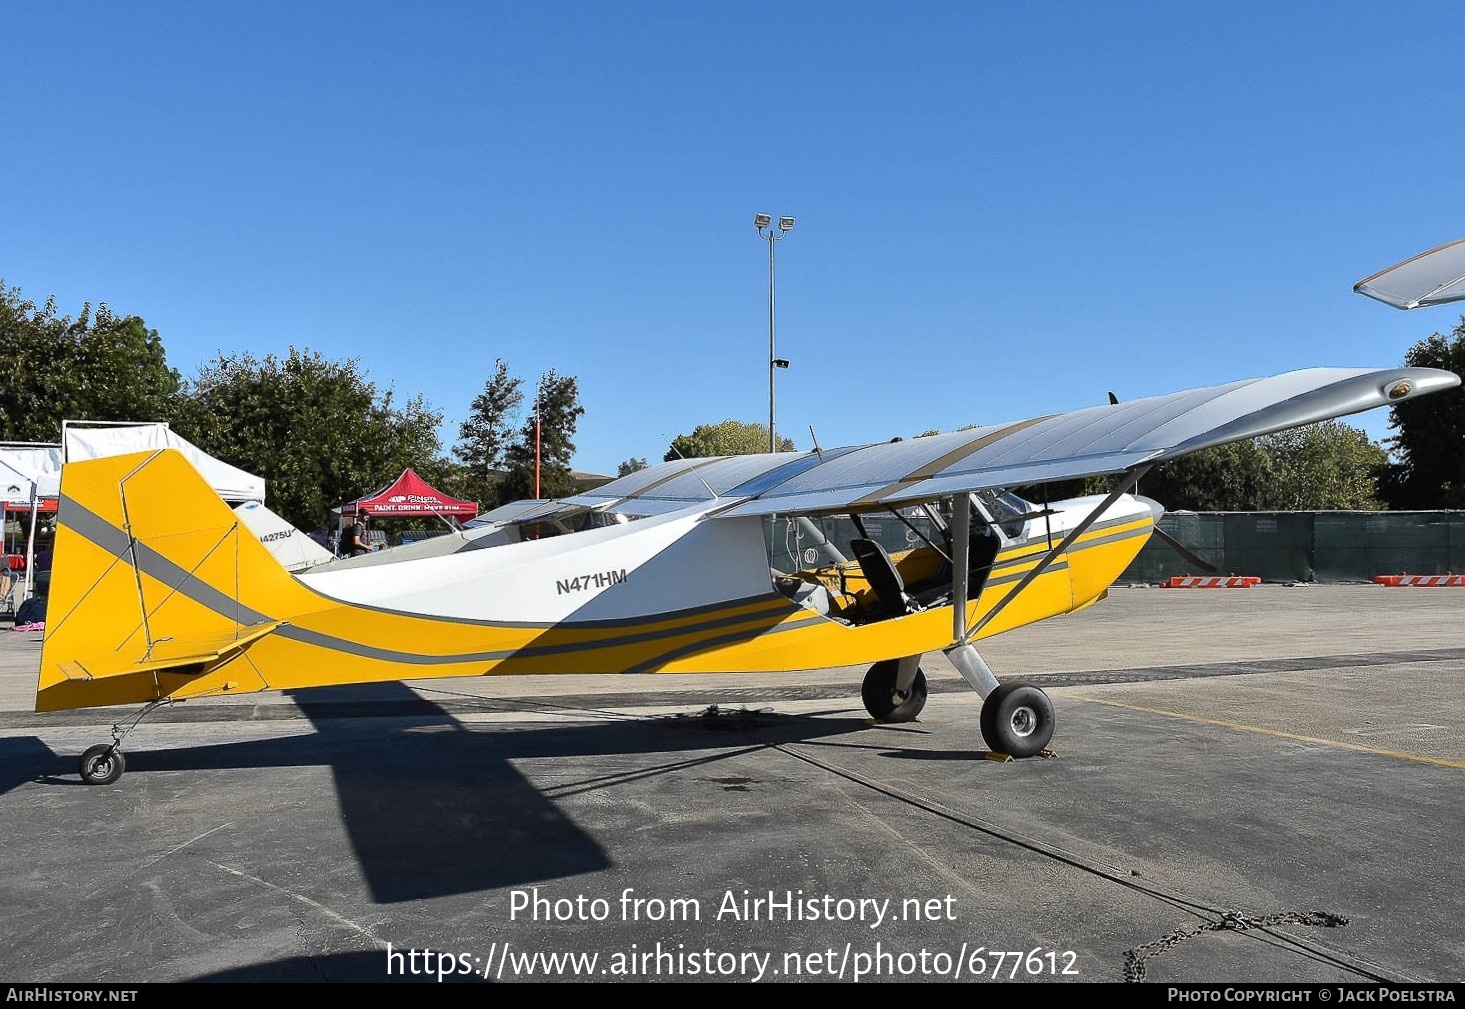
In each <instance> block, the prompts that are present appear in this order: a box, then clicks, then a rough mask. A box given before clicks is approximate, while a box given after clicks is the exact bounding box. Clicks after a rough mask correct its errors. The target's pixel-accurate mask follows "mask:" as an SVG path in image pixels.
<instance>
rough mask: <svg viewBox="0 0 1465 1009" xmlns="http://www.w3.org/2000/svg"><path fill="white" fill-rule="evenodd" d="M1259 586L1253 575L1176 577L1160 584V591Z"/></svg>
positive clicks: (1259, 580) (1258, 580)
mask: <svg viewBox="0 0 1465 1009" xmlns="http://www.w3.org/2000/svg"><path fill="white" fill-rule="evenodd" d="M1259 584H1261V579H1260V578H1257V577H1255V576H1254V575H1208V576H1200V575H1176V576H1175V577H1173V578H1171V579H1170V580H1169V581H1166V582H1161V583H1160V588H1162V589H1249V588H1251V587H1252V586H1253V585H1259Z"/></svg>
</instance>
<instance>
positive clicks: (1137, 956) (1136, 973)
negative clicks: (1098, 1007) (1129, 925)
mask: <svg viewBox="0 0 1465 1009" xmlns="http://www.w3.org/2000/svg"><path fill="white" fill-rule="evenodd" d="M1346 924H1348V919H1347V918H1345V917H1343V916H1342V915H1341V914H1332V913H1330V912H1328V911H1306V912H1304V911H1285V912H1283V913H1281V914H1267V915H1258V916H1252V915H1245V914H1242V913H1241V912H1240V911H1227V912H1225V913H1224V914H1222V915H1221V920H1220V921H1208V922H1206V923H1205V924H1204V925H1198V926H1196V927H1195V928H1190V929H1177V930H1176V931H1174V932H1171V933H1170V934H1169V935H1167V936H1164V937H1163V938H1160V939H1156V940H1155V941H1154V942H1148V943H1145V944H1144V945H1143V946H1136V947H1134V949H1132V950H1129V951H1128V952H1126V953H1125V954H1124V980H1125V981H1143V980H1144V979H1145V961H1146V960H1150V959H1152V958H1154V957H1157V956H1159V955H1160V954H1161V953H1163V952H1165V951H1166V950H1167V949H1173V948H1175V947H1176V946H1178V945H1180V944H1181V943H1182V942H1184V941H1185V940H1187V939H1193V938H1195V937H1196V936H1198V935H1202V934H1203V933H1206V932H1246V931H1250V930H1251V929H1254V928H1270V927H1271V926H1273V925H1318V926H1321V927H1324V928H1337V927H1338V926H1340V925H1346Z"/></svg>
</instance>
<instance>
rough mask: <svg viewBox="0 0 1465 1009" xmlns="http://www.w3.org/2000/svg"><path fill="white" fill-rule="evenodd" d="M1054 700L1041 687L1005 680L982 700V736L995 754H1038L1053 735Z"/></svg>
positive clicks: (1027, 755)
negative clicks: (1006, 681)
mask: <svg viewBox="0 0 1465 1009" xmlns="http://www.w3.org/2000/svg"><path fill="white" fill-rule="evenodd" d="M1054 722H1055V718H1054V715H1053V702H1052V701H1051V700H1049V699H1048V695H1047V694H1045V693H1043V691H1041V690H1039V689H1038V688H1037V687H1034V686H1030V685H1029V684H1026V683H1004V684H1001V685H1000V686H999V687H998V688H997V689H996V690H994V691H992V692H991V693H990V694H988V695H987V699H986V700H985V701H983V702H982V738H983V739H984V740H986V743H987V747H988V749H990V750H992V751H993V752H994V753H1006V754H1008V755H1009V756H1013V757H1034V756H1037V755H1038V754H1039V753H1042V752H1043V749H1044V748H1045V747H1046V746H1047V745H1048V741H1049V740H1050V739H1052V738H1053V726H1054Z"/></svg>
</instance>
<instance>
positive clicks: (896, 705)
mask: <svg viewBox="0 0 1465 1009" xmlns="http://www.w3.org/2000/svg"><path fill="white" fill-rule="evenodd" d="M899 669H900V660H898V659H886V660H884V661H883V662H877V663H875V664H874V665H873V666H871V667H870V671H869V672H867V673H866V674H865V682H864V683H863V684H862V685H861V686H860V697H861V699H863V700H864V702H865V710H866V711H868V712H869V713H870V714H871V715H872V716H874V718H875V719H876V720H877V721H880V722H914V721H915V720H916V716H917V715H919V714H920V713H921V709H922V708H924V707H925V706H926V674H925V673H924V672H923V671H921V670H919V669H918V670H916V679H915V682H913V683H912V684H911V689H910V691H909V692H908V693H907V694H906V696H905V698H904V700H902V699H901V698H899V697H897V696H896V694H895V674H896V672H897V671H898V670H899Z"/></svg>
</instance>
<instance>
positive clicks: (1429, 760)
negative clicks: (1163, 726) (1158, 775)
mask: <svg viewBox="0 0 1465 1009" xmlns="http://www.w3.org/2000/svg"><path fill="white" fill-rule="evenodd" d="M1069 696H1071V697H1075V698H1077V699H1078V700H1080V701H1091V702H1093V703H1094V704H1107V705H1108V706H1109V707H1111V708H1125V709H1127V710H1129V711H1142V712H1144V713H1145V714H1149V715H1165V716H1167V717H1169V718H1182V719H1184V720H1185V721H1187V722H1199V723H1200V724H1202V725H1219V726H1221V727H1222V728H1223V729H1240V730H1241V731H1243V732H1256V733H1259V734H1261V735H1263V736H1278V737H1280V738H1282V739H1295V740H1297V741H1298V742H1301V743H1317V744H1319V745H1321V746H1332V747H1336V748H1337V749H1340V750H1356V751H1358V752H1359V753H1373V754H1376V755H1378V756H1380V757H1397V758H1398V759H1399V760H1413V761H1416V762H1418V763H1421V764H1437V765H1439V766H1440V767H1456V768H1459V769H1461V770H1465V763H1461V762H1460V761H1458V760H1445V759H1444V758H1443V757H1424V756H1421V755H1419V754H1417V753H1401V752H1400V751H1398V750H1381V749H1379V748H1378V747H1376V746H1364V745H1363V744H1361V743H1344V742H1341V741H1339V740H1336V739H1319V738H1318V737H1317V736H1300V735H1298V734H1297V733H1295V732H1283V731H1281V730H1280V729H1264V728H1262V727H1261V726H1260V725H1243V724H1242V723H1240V722H1226V721H1222V720H1221V719H1219V718H1202V717H1201V716H1200V715H1187V714H1184V713H1182V712H1179V711H1166V710H1164V709H1163V708H1146V707H1142V706H1140V705H1138V704H1121V703H1120V702H1118V701H1105V700H1102V699H1101V698H1098V697H1084V696H1082V695H1079V694H1071V695H1069Z"/></svg>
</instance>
